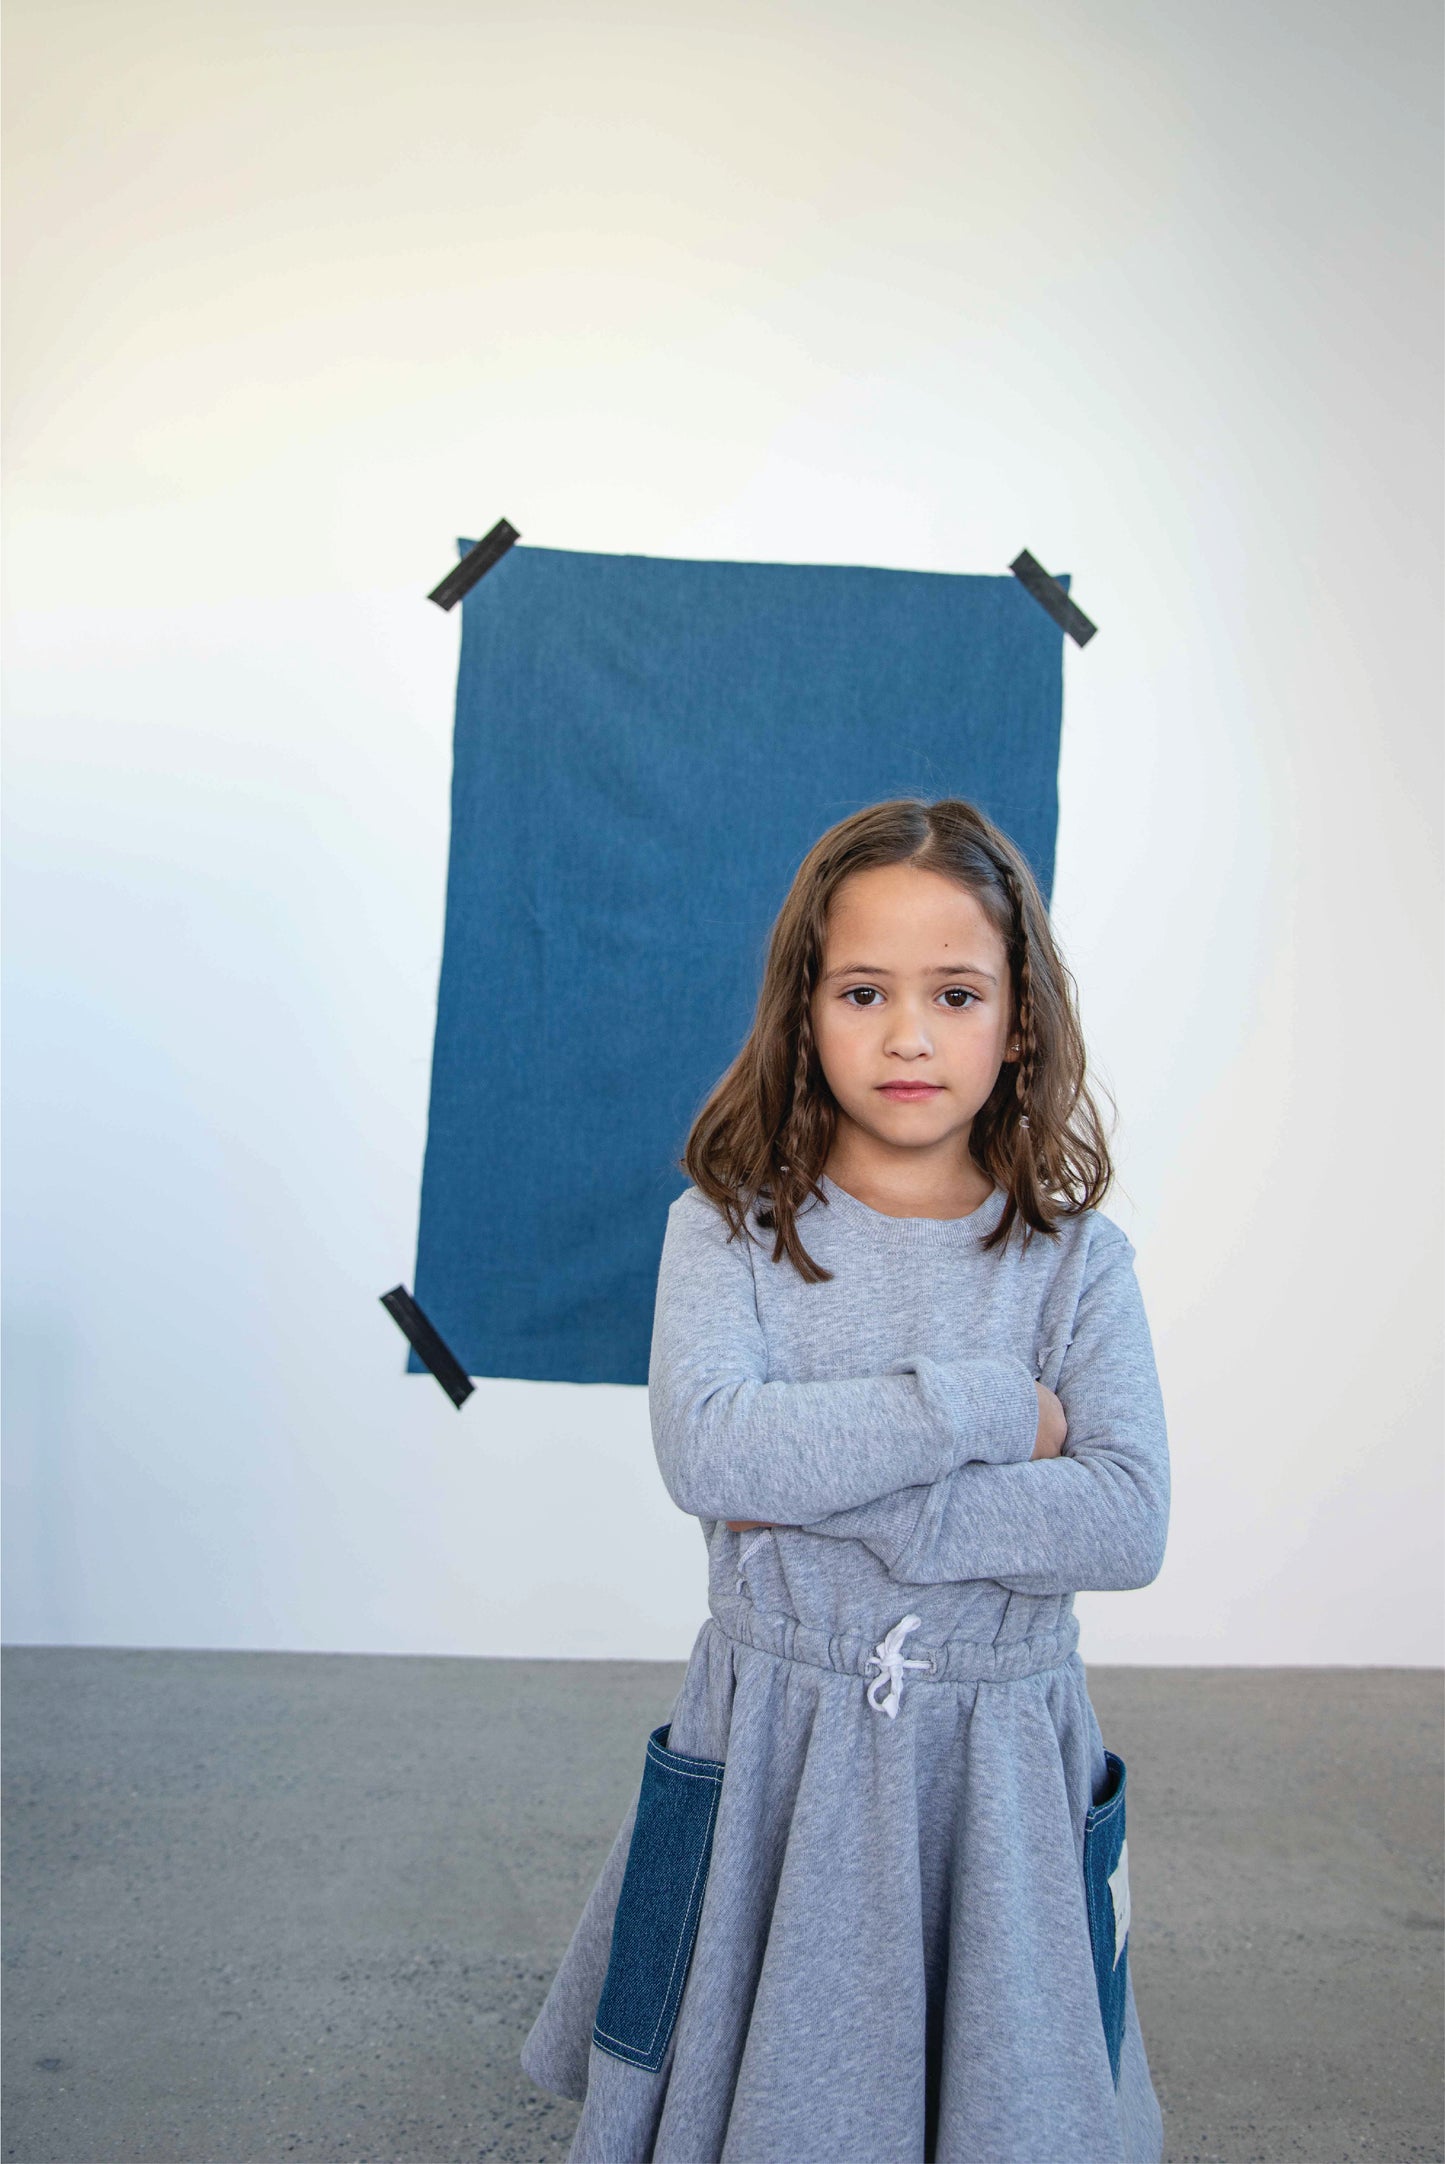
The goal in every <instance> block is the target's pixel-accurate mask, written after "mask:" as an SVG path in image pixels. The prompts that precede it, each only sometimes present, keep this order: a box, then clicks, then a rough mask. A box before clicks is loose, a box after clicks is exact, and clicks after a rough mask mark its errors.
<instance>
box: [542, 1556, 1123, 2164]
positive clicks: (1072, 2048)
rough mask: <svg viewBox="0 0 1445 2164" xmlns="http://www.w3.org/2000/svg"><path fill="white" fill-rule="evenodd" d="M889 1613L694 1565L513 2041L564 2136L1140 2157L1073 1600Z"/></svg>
mask: <svg viewBox="0 0 1445 2164" xmlns="http://www.w3.org/2000/svg"><path fill="white" fill-rule="evenodd" d="M909 1623H910V1619H909V1618H908V1617H906V1616H903V1615H900V1617H899V1621H898V1624H897V1625H896V1626H895V1627H894V1629H893V1630H892V1631H891V1632H890V1633H889V1634H888V1636H887V1638H886V1639H885V1641H884V1642H883V1643H882V1644H880V1645H874V1644H870V1643H868V1642H866V1641H865V1640H864V1639H863V1638H861V1637H855V1636H852V1635H850V1634H847V1633H842V1632H828V1631H826V1630H823V1629H821V1628H819V1627H815V1626H809V1625H806V1624H803V1623H799V1622H798V1621H797V1620H796V1619H794V1618H792V1617H788V1616H782V1615H774V1614H770V1613H768V1612H766V1611H765V1610H763V1609H761V1608H759V1607H756V1606H755V1605H754V1604H753V1603H752V1602H751V1601H750V1600H748V1599H747V1598H746V1597H745V1596H743V1595H739V1596H738V1597H737V1598H736V1599H734V1598H732V1597H730V1596H720V1595H717V1594H714V1596H713V1600H712V1613H711V1614H710V1616H709V1617H708V1620H707V1621H706V1622H705V1623H704V1624H703V1626H702V1628H701V1630H700V1631H699V1633H698V1636H697V1640H696V1642H695V1644H694V1646H693V1650H692V1655H691V1658H690V1659H689V1662H688V1667H687V1673H686V1676H685V1677H684V1679H683V1683H682V1687H681V1689H680V1691H679V1692H678V1695H677V1699H676V1701H675V1703H674V1706H673V1711H672V1715H671V1719H670V1721H669V1722H668V1723H667V1724H665V1726H664V1728H662V1729H660V1730H658V1731H657V1732H656V1733H655V1735H654V1737H653V1738H652V1739H651V1740H649V1739H648V1738H646V1737H643V1736H639V1738H638V1759H639V1766H640V1768H641V1770H642V1778H641V1781H640V1784H639V1794H638V1796H637V1797H635V1798H634V1800H633V1803H632V1805H631V1807H630V1808H629V1810H628V1813H627V1816H626V1817H625V1819H624V1820H623V1823H622V1825H621V1827H620V1829H619V1831H618V1834H617V1837H616V1840H615V1841H614V1843H613V1846H612V1849H611V1852H610V1853H609V1855H608V1858H607V1861H606V1863H605V1864H604V1865H603V1868H602V1870H601V1872H600V1874H599V1876H598V1878H597V1880H596V1883H595V1884H594V1886H593V1888H592V1891H591V1893H590V1895H589V1896H588V1899H587V1902H586V1904H585V1906H584V1908H583V1911H582V1915H581V1917H580V1919H579V1921H578V1924H577V1928H576V1930H575V1932H574V1933H573V1936H572V1939H571V1942H570V1944H569V1945H568V1947H567V1950H566V1953H565V1954H564V1956H563V1959H562V1962H561V1965H560V1967H559V1968H558V1971H557V1974H556V1976H555V1978H554V1979H553V1982H552V1985H551V1988H550V1990H549V1992H548V1994H547V1997H546V2000H545V2001H544V2003H543V2005H542V2008H541V2010H540V2012H539V2013H538V2015H537V2018H536V2020H535V2022H534V2023H533V2025H532V2028H531V2030H530V2032H529V2034H528V2036H527V2038H526V2040H525V2042H524V2044H523V2046H522V2051H521V2063H522V2065H523V2067H524V2069H525V2071H526V2072H527V2073H528V2074H529V2075H530V2076H531V2078H532V2079H533V2080H534V2081H535V2082H537V2083H538V2084H539V2085H540V2086H541V2087H542V2088H544V2089H547V2090H550V2091H551V2092H552V2093H553V2094H555V2095H558V2096H567V2097H572V2098H575V2099H577V2100H578V2101H580V2102H581V2104H582V2113H581V2117H580V2119H579V2121H578V2125H577V2131H576V2134H575V2136H574V2138H573V2141H572V2145H571V2148H570V2150H569V2152H568V2157H569V2164H1159V2159H1160V2157H1161V2156H1162V2152H1163V2128H1162V2121H1161V2115H1160V2109H1159V2104H1158V2101H1157V2099H1156V2096H1155V2093H1154V2088H1153V2084H1152V2081H1151V2079H1150V2074H1149V2067H1148V2063H1147V2059H1146V2056H1145V2051H1144V2044H1143V2039H1142V2037H1141V2034H1140V2030H1139V2020H1138V2015H1137V2012H1136V2010H1135V2005H1134V1989H1133V1978H1132V1975H1131V1973H1130V1970H1129V1964H1128V1959H1127V1955H1128V1931H1129V1914H1128V1907H1129V1903H1128V1875H1127V1848H1126V1846H1125V1843H1124V1838H1123V1804H1124V1793H1123V1789H1122V1786H1120V1785H1118V1784H1120V1783H1121V1781H1122V1773H1123V1769H1122V1765H1121V1762H1120V1761H1119V1760H1118V1759H1117V1758H1116V1757H1115V1756H1114V1755H1113V1754H1112V1753H1108V1752H1106V1750H1105V1745H1104V1739H1103V1737H1102V1735H1101V1733H1100V1729H1099V1724H1098V1721H1097V1719H1096V1717H1095V1714H1094V1709H1093V1707H1092V1705H1091V1704H1090V1701H1089V1695H1088V1688H1087V1683H1086V1678H1085V1671H1084V1664H1083V1662H1082V1660H1081V1659H1080V1657H1079V1654H1078V1652H1077V1642H1078V1629H1079V1626H1078V1621H1077V1618H1076V1617H1075V1616H1074V1615H1073V1614H1072V1612H1071V1611H1070V1612H1069V1613H1068V1615H1067V1616H1066V1617H1064V1618H1063V1619H1062V1620H1061V1622H1060V1623H1059V1627H1057V1628H1056V1629H1052V1630H1045V1631H1042V1632H1041V1633H1039V1634H1036V1635H1034V1636H1031V1637H1022V1638H1015V1639H1012V1640H1010V1641H1007V1642H1003V1643H999V1642H989V1641H984V1640H970V1639H963V1638H953V1639H950V1640H947V1641H945V1642H944V1643H942V1644H937V1645H927V1644H919V1643H918V1642H917V1641H916V1639H915V1638H914V1637H913V1636H912V1635H910V1630H909V1627H908V1626H909ZM644 1751H645V1753H646V1757H645V1758H644ZM639 1808H641V1811H642V1817H641V1819H640V1820H639ZM635 1830H636V1831H637V1834H638V1839H637V1841H636V1843H634V1839H633V1836H634V1831H635ZM634 1851H635V1853H634ZM630 1859H631V1860H630ZM624 1889H625V1890H624ZM599 2009H601V2012H602V2014H603V2016H604V2018H603V2020H602V2021H601V2022H600V2023H599ZM660 2046H661V2047H663V2048H659V2047H660Z"/></svg>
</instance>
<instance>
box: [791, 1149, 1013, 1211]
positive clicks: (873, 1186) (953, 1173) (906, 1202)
mask: <svg viewBox="0 0 1445 2164" xmlns="http://www.w3.org/2000/svg"><path fill="white" fill-rule="evenodd" d="M823 1170H824V1171H825V1172H826V1173H827V1175H828V1178H829V1179H830V1180H831V1181H832V1182H833V1185H834V1186H835V1187H841V1188H843V1189H844V1190H845V1191H846V1192H847V1193H848V1194H850V1195H852V1196H853V1198H854V1200H855V1201H858V1202H863V1203H866V1204H867V1206H868V1208H869V1209H870V1210H877V1211H879V1212H880V1214H881V1215H882V1216H884V1217H944V1218H947V1217H972V1215H973V1213H974V1211H975V1210H976V1209H978V1208H979V1207H980V1206H981V1205H982V1204H983V1203H985V1202H987V1200H988V1198H989V1196H990V1195H991V1194H992V1193H993V1189H994V1183H993V1181H992V1180H991V1179H990V1178H989V1177H988V1174H987V1173H986V1172H980V1171H979V1169H978V1166H977V1165H976V1164H974V1163H973V1161H972V1159H970V1160H969V1162H968V1163H967V1164H966V1165H961V1166H953V1167H943V1168H940V1167H938V1166H933V1165H927V1164H919V1165H907V1164H902V1163H888V1164H883V1165H880V1164H878V1163H876V1162H871V1163H870V1162H869V1161H868V1160H867V1159H866V1158H863V1157H860V1156H859V1155H857V1154H856V1153H854V1152H850V1151H848V1150H847V1149H839V1148H837V1147H836V1146H835V1147H834V1148H833V1149H832V1150H831V1151H830V1152H829V1153H828V1161H827V1163H826V1164H825V1165H824V1167H823Z"/></svg>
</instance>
